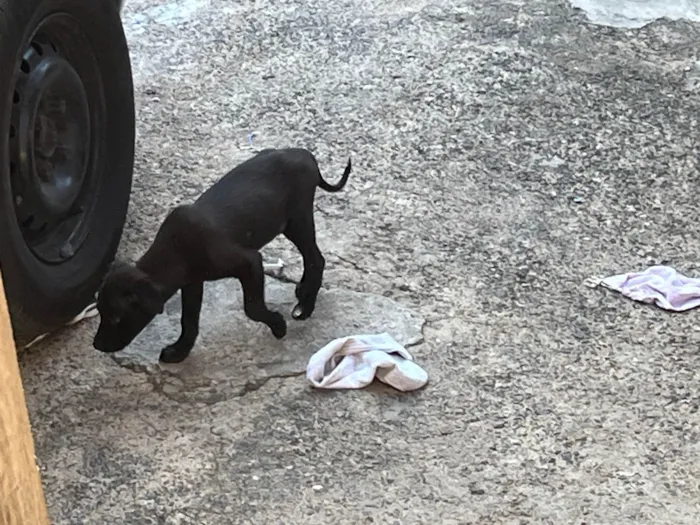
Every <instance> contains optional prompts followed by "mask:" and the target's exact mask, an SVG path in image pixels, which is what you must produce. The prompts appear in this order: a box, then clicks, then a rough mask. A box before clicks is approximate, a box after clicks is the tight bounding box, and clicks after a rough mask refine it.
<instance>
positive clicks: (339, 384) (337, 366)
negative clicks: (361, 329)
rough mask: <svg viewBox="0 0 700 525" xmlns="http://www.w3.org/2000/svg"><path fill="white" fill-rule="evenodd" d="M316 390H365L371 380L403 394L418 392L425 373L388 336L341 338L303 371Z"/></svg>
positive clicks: (319, 354)
mask: <svg viewBox="0 0 700 525" xmlns="http://www.w3.org/2000/svg"><path fill="white" fill-rule="evenodd" d="M306 377H307V379H308V380H309V381H310V382H311V384H312V385H313V386H315V387H316V388H328V389H357V388H364V387H366V386H367V385H369V384H370V383H371V382H372V381H374V379H375V378H376V379H378V380H379V381H381V382H382V383H386V384H387V385H389V386H392V387H394V388H395V389H397V390H400V391H402V392H408V391H411V390H418V389H419V388H422V387H423V386H425V384H426V383H427V382H428V373H427V372H426V371H425V370H423V369H422V368H421V367H420V366H418V365H417V364H416V363H415V362H414V361H413V356H412V355H411V354H410V353H409V352H408V350H406V349H405V348H404V347H403V346H402V345H400V344H399V343H397V342H396V341H395V340H394V339H393V338H392V337H391V336H390V335H389V334H387V333H381V334H371V335H369V334H367V335H353V336H349V337H341V338H339V339H335V340H333V341H331V342H330V343H328V344H327V345H326V346H324V347H323V348H321V349H320V350H319V351H318V352H316V353H315V354H314V355H313V356H311V359H310V360H309V364H308V366H307V368H306Z"/></svg>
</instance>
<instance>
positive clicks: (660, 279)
mask: <svg viewBox="0 0 700 525" xmlns="http://www.w3.org/2000/svg"><path fill="white" fill-rule="evenodd" d="M595 284H596V285H600V286H604V287H605V288H608V289H610V290H614V291H616V292H619V293H621V294H622V295H624V296H625V297H628V298H630V299H632V300H633V301H639V302H642V303H649V304H655V305H656V306H658V307H659V308H663V309H664V310H669V311H672V312H685V311H687V310H691V309H693V308H696V307H698V306H700V279H694V278H692V277H686V276H685V275H683V274H680V273H678V272H677V271H676V270H674V269H673V268H670V267H669V266H651V267H649V268H647V269H646V270H644V271H643V272H632V273H623V274H620V275H613V276H611V277H606V278H604V279H600V280H598V281H596V282H595Z"/></svg>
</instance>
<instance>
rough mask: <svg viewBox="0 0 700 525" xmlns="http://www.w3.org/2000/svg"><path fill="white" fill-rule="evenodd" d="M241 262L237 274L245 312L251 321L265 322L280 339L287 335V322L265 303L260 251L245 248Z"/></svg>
mask: <svg viewBox="0 0 700 525" xmlns="http://www.w3.org/2000/svg"><path fill="white" fill-rule="evenodd" d="M243 256H244V257H243V259H244V261H243V263H242V264H241V266H240V267H239V268H238V271H237V276H238V279H239V280H240V281H241V286H242V287H243V307H244V310H245V314H246V315H247V316H248V317H249V318H250V319H252V320H253V321H258V322H260V323H265V324H266V325H267V326H268V327H269V328H270V330H272V335H274V336H275V337H276V338H277V339H282V338H283V337H284V336H285V335H287V323H286V322H285V320H284V317H282V314H280V313H279V312H274V311H272V310H270V309H268V307H267V305H266V304H265V274H264V272H263V262H262V256H261V255H260V253H258V252H256V251H252V250H246V251H245V253H244V254H243Z"/></svg>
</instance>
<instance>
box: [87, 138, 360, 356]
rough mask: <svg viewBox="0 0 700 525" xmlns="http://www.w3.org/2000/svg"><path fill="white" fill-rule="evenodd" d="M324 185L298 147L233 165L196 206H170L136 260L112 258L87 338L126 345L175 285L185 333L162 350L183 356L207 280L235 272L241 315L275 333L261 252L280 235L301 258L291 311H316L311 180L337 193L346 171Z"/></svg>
mask: <svg viewBox="0 0 700 525" xmlns="http://www.w3.org/2000/svg"><path fill="white" fill-rule="evenodd" d="M351 168H352V166H351V162H350V160H348V164H347V167H346V168H345V172H344V173H343V177H342V179H341V180H340V182H339V183H338V184H336V185H331V184H328V183H327V182H326V181H325V180H323V177H322V176H321V172H320V171H319V168H318V163H317V162H316V158H315V157H314V156H313V154H312V153H311V152H309V151H307V150H305V149H296V148H294V149H282V150H272V149H268V150H263V151H261V152H260V153H258V154H257V155H256V156H254V157H252V158H250V159H248V160H247V161H245V162H244V163H243V164H240V165H239V166H237V167H236V168H234V169H233V170H232V171H231V172H229V173H228V174H227V175H226V176H224V177H223V178H222V179H221V180H219V181H218V182H217V183H216V184H214V185H213V186H212V187H211V188H209V189H208V190H207V191H206V192H205V193H204V194H202V195H201V196H200V197H199V199H197V200H196V201H195V202H194V203H193V204H190V205H183V206H179V207H177V208H175V209H173V210H172V211H171V212H170V213H169V214H168V216H167V217H166V218H165V220H164V221H163V224H162V225H161V227H160V229H159V230H158V233H157V234H156V238H155V240H154V241H153V244H152V245H151V247H150V248H149V249H148V251H147V252H146V253H145V254H144V256H143V257H141V259H139V260H138V261H137V262H136V264H135V265H130V264H125V263H115V265H114V266H113V267H112V268H111V269H110V271H109V273H108V274H107V276H106V277H105V280H104V283H103V285H102V288H101V290H100V293H99V297H98V300H97V309H98V310H99V312H100V326H99V328H98V329H97V334H96V335H95V341H94V343H93V344H94V346H95V348H96V349H97V350H101V351H103V352H116V351H119V350H122V349H123V348H125V347H126V346H127V345H128V344H129V343H130V342H131V341H132V340H133V339H134V337H136V336H137V335H138V334H139V333H140V332H141V331H142V330H143V329H144V328H145V327H146V326H147V325H148V324H149V323H150V322H151V321H152V320H153V318H154V317H155V316H156V315H158V314H160V313H163V308H164V306H165V303H166V301H167V300H168V299H170V298H171V297H172V296H173V295H174V294H175V293H176V292H177V291H178V290H181V291H182V320H181V322H182V332H181V334H180V338H179V339H178V340H177V341H176V342H175V343H173V344H172V345H170V346H168V347H166V348H165V349H163V351H162V352H161V354H160V359H161V360H162V361H164V362H167V363H178V362H180V361H182V360H184V359H185V358H186V357H187V356H188V355H189V353H190V351H191V350H192V347H193V346H194V342H195V340H196V339H197V336H198V335H199V313H200V310H201V306H202V292H203V287H204V281H214V280H218V279H225V278H227V277H236V278H238V279H239V280H240V282H241V285H242V287H243V300H244V309H245V313H246V315H247V316H248V317H249V318H250V319H252V320H254V321H259V322H262V323H265V324H266V325H267V326H269V327H270V330H272V333H273V334H274V336H275V337H277V338H278V339H281V338H282V337H284V336H285V334H286V333H287V324H286V323H285V321H284V318H283V317H282V315H281V314H280V313H279V312H274V311H271V310H269V309H268V308H267V305H266V304H265V297H264V286H265V285H264V274H263V263H262V257H261V255H260V252H259V250H260V249H261V248H262V247H263V246H265V245H266V244H267V243H269V242H270V241H272V239H274V238H275V237H277V236H278V235H279V234H280V233H283V234H284V235H285V236H286V237H287V238H288V239H289V240H290V241H292V243H294V245H295V246H296V247H297V249H298V250H299V252H301V255H302V257H303V259H304V274H303V276H302V278H301V281H300V282H299V284H298V285H297V287H296V296H297V300H298V304H297V305H296V306H295V307H294V310H293V311H292V316H293V317H294V318H295V319H306V318H308V317H309V316H310V315H311V314H312V313H313V311H314V308H315V306H316V297H317V295H318V291H319V289H320V288H321V282H322V280H323V269H324V266H325V259H324V258H323V255H322V254H321V251H320V250H319V249H318V246H317V244H316V231H315V227H314V213H313V212H314V197H315V194H316V187H317V186H318V187H320V188H322V189H323V190H325V191H329V192H336V191H340V190H342V189H343V187H344V186H345V184H346V182H347V180H348V177H349V176H350V170H351Z"/></svg>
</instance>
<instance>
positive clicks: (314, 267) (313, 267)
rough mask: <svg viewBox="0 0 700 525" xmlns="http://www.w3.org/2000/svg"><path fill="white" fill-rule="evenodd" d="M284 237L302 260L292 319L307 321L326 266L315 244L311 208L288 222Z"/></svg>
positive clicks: (314, 305) (313, 306) (314, 304)
mask: <svg viewBox="0 0 700 525" xmlns="http://www.w3.org/2000/svg"><path fill="white" fill-rule="evenodd" d="M284 235H285V237H287V239H289V240H290V241H291V242H292V243H293V244H294V246H296V247H297V249H298V250H299V253H301V256H302V257H303V258H304V274H303V275H302V277H301V281H299V284H298V285H297V287H296V296H297V300H298V301H299V302H298V303H297V305H296V306H295V307H294V310H292V317H294V319H298V320H302V319H308V318H309V317H311V314H312V313H313V312H314V309H315V308H316V299H317V297H318V291H319V290H320V289H321V284H323V270H324V268H325V266H326V260H325V259H324V257H323V254H322V253H321V250H319V249H318V244H316V226H315V224H314V213H313V207H309V210H308V211H305V212H304V213H303V214H300V215H299V216H297V217H295V218H294V219H292V220H291V221H289V224H288V225H287V228H286V229H285V230H284Z"/></svg>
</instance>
